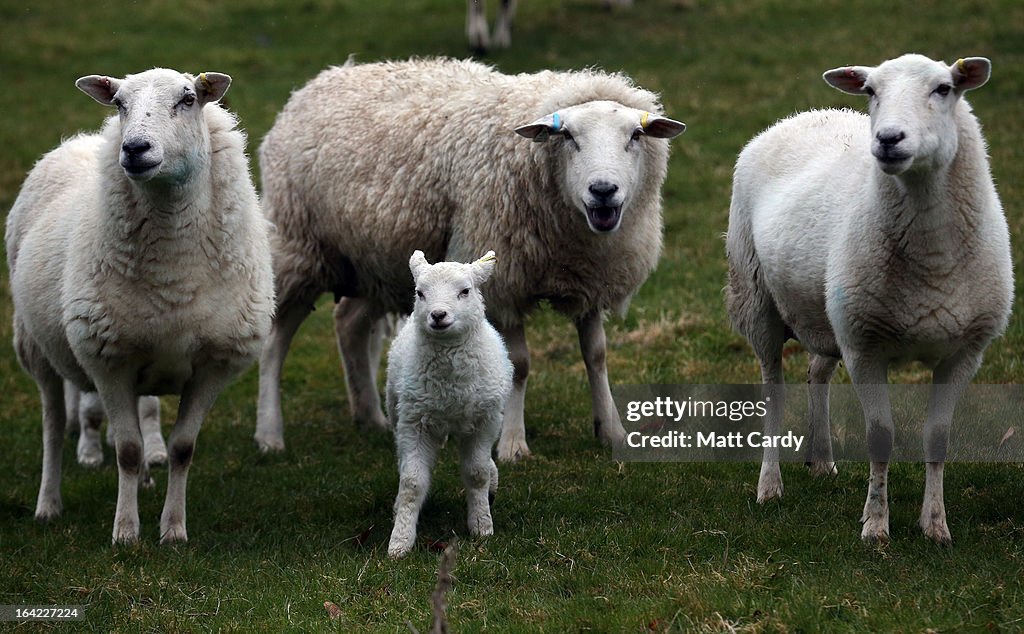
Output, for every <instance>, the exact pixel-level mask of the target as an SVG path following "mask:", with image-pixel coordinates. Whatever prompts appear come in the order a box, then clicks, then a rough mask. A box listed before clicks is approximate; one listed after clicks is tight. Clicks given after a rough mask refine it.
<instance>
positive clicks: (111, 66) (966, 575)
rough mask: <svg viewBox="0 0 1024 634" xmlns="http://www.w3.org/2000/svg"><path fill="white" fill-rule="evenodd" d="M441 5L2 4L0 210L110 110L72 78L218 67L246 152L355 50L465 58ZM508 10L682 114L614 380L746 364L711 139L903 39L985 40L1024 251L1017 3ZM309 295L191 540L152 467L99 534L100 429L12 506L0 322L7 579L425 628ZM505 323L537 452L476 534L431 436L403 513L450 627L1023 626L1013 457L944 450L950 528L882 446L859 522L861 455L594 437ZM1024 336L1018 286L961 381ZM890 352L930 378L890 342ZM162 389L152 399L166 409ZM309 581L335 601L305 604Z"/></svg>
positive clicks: (536, 324)
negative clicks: (829, 459) (746, 458)
mask: <svg viewBox="0 0 1024 634" xmlns="http://www.w3.org/2000/svg"><path fill="white" fill-rule="evenodd" d="M463 12H464V3H463V2H461V1H457V0H407V1H404V2H400V1H398V0H376V1H374V2H369V1H366V2H364V1H362V0H334V1H331V0H303V1H301V2H291V3H288V2H284V1H282V0H239V1H234V2H230V3H228V2H211V1H209V0H175V1H173V2H171V1H167V0H154V1H151V2H141V3H118V2H100V3H84V2H70V1H68V0H52V1H50V2H46V3H19V2H16V1H11V0H6V1H3V2H0V42H2V44H0V69H2V70H0V78H2V83H3V86H4V89H3V90H2V91H0V147H2V148H3V150H2V151H0V209H3V210H5V211H4V212H3V213H5V214H6V210H7V209H9V208H10V206H11V204H12V203H13V201H14V198H15V196H16V195H17V191H18V188H19V186H20V183H21V181H22V179H23V178H24V175H25V173H26V172H27V171H28V170H29V168H30V167H31V166H32V164H33V162H34V161H35V160H36V159H37V158H38V157H39V156H40V155H41V154H42V153H43V152H45V151H47V150H49V149H51V148H52V147H54V146H55V145H57V144H58V143H59V141H60V140H61V139H62V138H66V137H68V136H70V135H72V134H73V133H75V132H76V131H79V130H90V129H95V128H97V127H98V126H99V124H100V122H101V120H102V118H103V117H104V116H105V115H106V114H107V112H106V111H104V110H103V109H102V108H100V107H99V106H98V105H96V104H95V103H94V102H92V101H91V100H90V99H89V98H88V97H86V96H85V95H83V94H81V93H80V92H78V91H77V90H76V89H75V88H74V80H75V79H76V78H77V77H79V76H81V75H86V74H91V73H102V74H109V75H115V76H120V75H123V74H126V73H130V72H136V71H140V70H143V69H146V68H149V67H152V66H168V67H172V68H178V69H180V70H189V71H193V72H198V71H201V70H217V71H222V72H226V73H229V74H231V75H232V76H233V78H234V84H233V86H232V88H231V91H230V93H229V95H228V98H227V101H228V104H229V106H230V108H231V109H233V110H234V111H235V112H237V113H238V114H239V115H240V116H241V119H242V122H243V125H244V127H245V128H246V129H247V130H248V132H249V136H250V140H251V142H250V150H251V151H253V152H254V150H255V147H256V145H257V143H258V141H259V139H261V138H262V137H263V135H264V134H265V133H266V131H267V130H268V129H269V127H270V125H271V124H272V121H273V117H274V115H275V113H276V112H277V111H278V110H279V109H280V108H281V107H282V106H283V105H284V103H285V101H286V99H287V98H288V95H289V93H290V91H291V90H293V89H295V88H297V87H299V86H301V85H302V84H304V83H305V82H306V81H308V80H309V79H310V78H311V77H313V76H314V75H315V74H316V73H317V72H318V71H319V70H321V69H322V68H324V67H325V66H327V65H329V64H338V63H341V62H343V61H344V60H345V59H346V58H347V57H348V55H349V54H350V53H355V54H356V55H357V59H359V60H361V61H371V60H377V59H382V58H404V57H408V56H411V55H421V56H423V55H448V56H463V55H466V54H467V50H466V45H465V40H464V35H463V20H464V14H463ZM516 27H517V30H516V31H515V33H514V36H513V39H514V42H513V47H512V48H511V49H510V50H508V51H504V52H500V53H497V54H494V55H493V56H491V57H490V58H489V61H490V62H492V63H493V64H495V65H496V66H497V67H498V68H500V69H501V70H503V71H505V72H510V73H512V72H523V71H534V70H539V69H543V68H557V69H567V68H580V67H584V66H598V67H601V68H604V69H606V70H614V71H617V70H622V71H625V72H627V73H629V74H630V75H632V76H633V77H634V78H636V79H637V80H638V82H639V83H641V84H642V85H643V86H645V87H648V88H651V89H653V90H656V91H659V92H660V93H661V94H662V96H663V101H664V104H665V106H666V110H667V112H668V114H669V115H670V116H672V117H674V118H677V119H680V120H682V121H685V122H686V123H687V125H688V129H687V132H686V133H685V134H684V135H683V136H681V137H679V138H678V139H676V140H674V141H673V142H672V145H673V154H672V158H671V166H670V170H669V177H668V181H667V182H666V185H665V190H664V195H665V219H666V235H665V251H664V256H663V259H662V262H661V265H660V267H659V268H658V270H657V272H656V273H655V274H654V275H652V276H651V278H650V279H649V280H648V282H647V284H646V285H645V286H644V287H643V288H642V289H641V291H640V293H639V294H638V296H637V297H636V299H635V301H634V303H633V307H632V309H631V311H630V313H629V316H628V317H627V318H626V319H625V320H624V321H613V322H611V323H610V325H609V342H610V353H609V356H610V371H611V376H612V381H613V382H615V383H753V382H757V381H758V370H757V363H756V361H755V359H754V357H753V354H752V353H751V352H750V350H749V348H748V347H747V345H746V343H745V342H744V341H743V340H742V339H741V338H740V337H739V336H738V335H736V334H735V333H733V332H732V331H731V330H730V328H729V326H728V322H727V319H726V316H725V311H724V307H723V303H722V295H721V289H722V287H723V285H724V283H725V269H726V264H725V256H724V248H723V243H722V240H721V234H722V233H723V232H724V231H725V229H726V224H727V217H728V206H729V191H730V185H731V173H732V166H733V162H734V159H735V157H736V154H737V153H738V152H739V150H740V149H741V148H742V146H743V144H744V143H745V142H746V141H747V140H748V139H749V138H750V137H751V136H753V135H754V134H755V133H757V132H758V131H760V130H761V129H763V128H764V127H766V126H767V125H769V124H771V123H772V122H774V121H775V120H777V119H778V118H780V117H783V116H785V115H787V114H789V113H790V112H792V111H795V110H800V109H806V108H810V107H823V106H841V105H849V106H851V107H855V108H863V107H864V106H863V104H862V103H861V102H859V101H858V100H857V99H855V98H853V97H847V96H845V95H843V94H841V93H839V92H837V91H835V90H832V89H830V88H829V87H828V86H826V85H825V83H824V82H823V81H822V80H821V79H820V75H821V73H822V72H823V71H824V70H826V69H829V68H833V67H836V66H840V65H843V64H848V63H857V64H875V63H878V62H880V61H882V60H884V59H887V58H889V57H893V56H896V55H899V54H901V53H904V52H909V51H916V52H920V53H924V54H927V55H929V56H931V57H934V58H939V59H946V60H948V61H952V60H953V59H955V58H957V57H960V56H967V55H984V56H987V57H990V58H991V59H992V60H993V65H994V70H993V77H992V80H991V81H990V83H989V84H988V85H987V86H985V87H984V88H982V89H980V90H978V91H976V92H974V93H971V102H972V105H973V106H974V108H975V111H976V112H977V114H978V115H979V117H980V119H981V120H982V122H983V124H984V126H985V131H986V134H987V137H988V140H989V144H990V153H991V157H992V165H993V169H994V172H995V176H996V180H997V184H998V187H999V190H1000V193H1001V196H1002V199H1003V204H1004V206H1005V208H1006V211H1007V215H1008V217H1009V222H1010V226H1011V230H1012V232H1013V240H1014V244H1015V250H1014V254H1015V260H1016V261H1017V262H1020V261H1022V260H1021V256H1022V254H1024V251H1022V245H1024V210H1022V204H1024V185H1022V179H1021V174H1022V170H1024V117H1022V114H1024V112H1022V109H1021V104H1022V103H1024V4H1021V3H1020V2H1017V1H1015V0H1003V1H999V2H995V1H993V2H985V1H981V0H977V1H972V0H967V1H964V2H959V3H943V2H918V3H891V2H882V1H881V0H872V1H870V2H836V1H832V0H828V1H824V2H821V1H811V0H787V1H785V2H783V1H781V0H734V1H727V2H716V1H713V0H637V2H636V6H635V7H634V8H632V9H630V10H624V11H613V12H609V11H607V10H605V9H604V8H603V7H602V5H601V3H600V2H599V1H598V0H564V1H563V0H554V1H548V2H535V1H533V0H523V2H522V3H521V7H520V11H519V15H518V19H517V23H516ZM368 124H371V125H372V124H373V122H368ZM254 168H255V166H254ZM1020 293H1021V288H1020V286H1019V284H1018V296H1019V295H1020ZM327 300H328V298H326V297H325V298H324V300H323V301H322V302H321V304H320V310H318V311H317V312H316V313H314V315H313V316H312V317H311V318H310V320H309V321H307V322H306V324H305V325H304V326H303V328H302V330H301V331H300V332H299V335H298V336H297V337H296V341H295V343H294V345H293V347H292V352H291V355H290V357H289V360H288V364H287V366H286V368H285V379H284V386H283V389H284V411H285V416H286V420H287V427H286V441H287V442H288V450H287V451H286V452H285V453H284V454H282V455H277V456H261V455H259V453H258V452H257V451H256V448H255V445H254V443H253V442H252V433H253V426H254V420H255V411H256V406H255V403H256V380H255V379H256V372H255V368H253V369H252V370H250V371H249V372H247V373H246V374H245V375H244V376H243V377H242V378H241V379H240V380H239V381H238V382H236V384H234V385H233V386H232V387H231V388H230V389H229V390H227V391H226V392H225V393H224V394H223V395H222V397H221V399H220V400H219V402H218V404H217V406H216V407H215V409H214V411H213V413H212V414H211V416H210V418H209V419H208V420H207V423H206V425H205V427H204V430H203V432H202V434H201V435H200V440H199V445H198V448H197V452H196V458H195V462H194V465H193V467H192V471H191V479H190V486H189V490H190V496H189V498H190V499H189V529H190V530H189V534H190V537H191V541H190V542H189V543H188V544H187V545H179V546H170V547H161V546H159V545H158V544H157V538H158V535H157V527H158V520H159V514H160V509H161V507H162V504H163V495H164V489H165V487H166V472H165V471H160V472H158V473H157V485H156V487H155V489H153V490H149V491H143V492H142V493H141V494H140V514H141V519H142V523H143V539H142V542H141V544H139V545H138V546H136V547H119V548H112V547H111V546H110V533H111V521H112V518H113V513H114V503H115V499H116V480H117V472H116V468H115V467H114V466H113V464H112V459H111V458H112V456H111V452H110V450H109V449H108V453H107V462H106V464H105V465H104V466H103V467H102V468H100V469H98V470H86V469H83V468H82V467H79V466H78V465H77V464H75V460H74V446H73V442H68V443H67V445H66V449H65V455H64V486H63V495H64V506H65V512H64V516H63V517H62V518H61V519H60V520H58V521H56V522H53V523H51V524H48V525H39V524H37V523H36V522H35V521H34V520H33V517H32V513H33V508H34V504H35V496H36V492H37V488H38V485H39V472H40V456H41V442H40V430H39V429H40V428H39V403H38V396H37V394H36V390H35V386H34V384H33V382H32V381H31V380H30V379H29V377H28V376H27V375H26V374H25V373H24V372H22V371H21V369H20V367H19V366H18V364H17V361H16V359H15V357H14V353H13V350H12V349H11V347H10V345H9V344H8V343H3V344H2V345H0V395H2V396H0V398H2V401H0V403H2V406H0V446H2V447H3V451H2V454H0V455H2V456H3V468H2V469H0V604H17V605H25V604H50V603H57V604H78V605H84V606H86V620H85V621H83V622H79V623H78V624H77V627H81V628H83V629H91V630H99V631H142V630H145V631H193V630H207V629H217V630H228V631H248V630H264V631H282V630H327V631H332V630H333V631H343V632H351V631H384V632H405V631H409V629H408V626H407V623H411V624H413V625H414V626H415V627H417V628H419V629H420V630H421V631H425V630H426V628H427V627H428V625H429V622H430V605H429V596H430V592H431V590H432V588H433V586H434V583H435V579H436V573H437V564H438V555H437V553H436V552H432V550H431V549H429V548H427V547H426V546H422V547H420V548H418V549H417V550H416V551H415V552H414V553H413V554H412V555H410V556H409V557H408V558H407V559H405V560H402V561H398V562H394V561H391V560H389V559H388V558H387V556H386V545H387V538H388V535H389V533H390V529H391V505H392V502H393V499H394V494H395V491H396V490H397V475H396V468H395V460H394V451H393V447H392V441H391V439H390V438H389V437H386V436H383V435H372V434H370V435H367V434H363V433H361V432H359V431H358V430H356V429H355V428H354V427H353V425H352V422H351V419H350V417H349V414H348V404H347V402H346V396H345V394H344V389H343V384H342V374H341V370H340V369H339V363H338V356H337V352H336V349H335V346H334V343H333V335H332V323H331V315H330V303H329V302H328V301H327ZM10 324H11V301H10V291H9V286H8V283H7V273H6V268H5V267H4V270H3V271H2V272H0V341H3V342H9V341H10V339H11V332H10ZM529 336H530V344H531V348H532V352H533V371H532V376H531V379H530V390H529V395H528V400H527V427H528V432H529V442H530V446H531V449H532V450H533V451H534V454H535V455H534V457H532V458H531V459H529V460H527V461H524V462H522V463H518V464H514V465H508V466H505V467H503V469H502V476H501V478H502V479H501V483H502V488H501V490H500V491H499V494H498V498H497V501H496V503H495V507H494V513H495V528H496V532H495V535H494V537H492V538H490V539H487V540H479V541H475V540H472V539H469V538H467V536H466V530H465V526H464V520H465V510H464V503H463V498H462V494H461V491H460V485H459V479H458V475H457V467H456V464H455V459H454V452H448V453H447V454H446V455H445V457H444V460H443V461H442V462H441V464H440V465H439V467H438V469H437V472H436V476H435V484H434V488H433V491H432V492H431V495H430V497H429V499H428V501H427V504H426V506H425V507H424V510H423V513H422V515H421V517H420V535H421V537H424V538H429V539H435V540H443V541H449V540H451V539H452V538H453V537H454V536H455V535H458V536H459V537H460V538H461V539H460V542H461V544H460V546H461V550H460V554H459V558H458V562H457V566H456V569H455V572H454V585H453V589H452V590H451V592H450V593H449V595H448V602H449V605H450V608H449V617H450V621H451V626H452V628H453V630H454V631H477V630H493V631H540V630H543V631H564V632H570V631H571V632H577V631H608V632H619V631H626V632H639V631H658V632H660V631H715V632H717V631H749V632H761V631H819V630H824V631H885V630H897V631H907V632H911V631H924V630H932V631H958V630H995V631H1014V630H1021V629H1024V575H1022V567H1024V506H1022V504H1021V499H1022V498H1024V469H1022V468H1021V465H1019V464H990V465H967V464H953V465H950V466H949V467H948V468H947V470H946V505H947V509H948V512H949V522H950V529H951V531H952V533H953V537H954V545H953V546H952V547H951V548H939V547H937V546H935V545H933V544H932V543H930V542H927V541H926V540H925V539H924V538H923V537H922V536H921V535H920V531H919V530H918V528H917V525H916V522H917V514H918V512H919V509H920V498H921V493H922V491H923V486H924V485H923V477H924V469H923V467H922V466H920V465H914V464H900V465H896V466H895V467H894V468H893V470H892V474H891V485H890V486H891V505H892V525H891V530H892V537H893V540H892V542H891V543H890V544H889V545H887V546H884V547H870V546H865V545H863V544H862V543H861V542H860V540H859V539H858V537H859V530H860V526H859V524H858V522H857V518H858V517H859V514H860V510H861V507H862V505H863V500H864V489H865V485H866V479H867V467H866V465H863V464H852V463H844V464H841V465H840V474H839V475H838V476H837V477H835V478H829V479H812V478H811V477H810V476H809V475H807V473H806V472H805V471H804V469H803V467H801V466H799V465H786V466H784V468H783V474H784V477H785V478H786V487H787V488H786V497H784V498H783V499H782V500H781V501H777V502H773V503H770V504H767V505H764V506H759V505H757V504H756V503H755V501H754V497H755V485H756V481H757V472H758V467H757V465H756V464H753V463H748V464H634V463H630V464H624V465H620V464H616V463H615V462H613V461H612V460H611V459H610V455H609V452H608V451H607V450H605V449H603V448H601V447H600V446H598V444H597V442H596V441H595V440H594V439H593V438H592V437H591V424H590V412H589V408H590V405H589V398H588V388H587V382H586V376H585V372H584V370H583V365H582V362H581V361H580V360H579V353H578V350H577V346H576V335H575V332H574V331H573V330H572V328H571V326H570V325H569V324H568V323H566V322H565V321H564V320H563V319H561V318H559V317H558V316H557V315H555V314H553V313H551V312H550V311H540V312H539V313H537V314H536V315H535V317H534V318H533V320H532V321H531V322H530V325H529ZM792 352H793V354H791V355H788V357H787V368H786V369H787V376H788V378H789V380H790V381H793V382H800V381H802V380H803V376H804V370H805V363H806V355H804V354H803V353H802V352H799V351H798V350H797V349H795V348H794V350H793V351H792ZM1022 352H1024V318H1022V316H1021V315H1020V314H1019V312H1018V314H1016V315H1015V316H1014V318H1013V319H1012V321H1011V324H1010V327H1009V329H1008V332H1007V333H1006V335H1005V336H1004V337H1003V338H1002V339H1000V340H999V341H997V342H996V343H995V344H993V345H992V347H991V348H990V349H989V352H988V355H987V358H986V362H985V364H984V366H983V367H982V369H981V371H980V372H979V374H978V376H977V378H976V382H979V383H1020V382H1022V381H1024V367H1022V362H1021V359H1022ZM893 378H894V379H895V380H899V381H904V382H922V381H927V380H928V374H927V372H925V371H924V370H923V369H922V368H920V367H916V366H911V367H909V368H905V369H902V370H900V371H899V372H898V373H895V374H894V377H893ZM838 380H846V379H845V375H843V374H842V373H840V376H839V378H838ZM173 406H174V402H173V400H172V399H165V415H166V418H167V420H170V417H171V416H172V415H173ZM922 417H923V412H922ZM1017 423H1019V421H1008V424H1017ZM324 601H332V602H334V603H336V604H337V605H338V606H339V608H340V610H341V616H340V618H338V619H337V620H330V619H329V618H328V615H327V612H326V611H325V609H324ZM7 625H11V624H7ZM21 627H22V629H34V628H35V627H39V625H38V624H34V625H32V626H31V627H29V626H26V625H22V626H21ZM42 627H45V626H42Z"/></svg>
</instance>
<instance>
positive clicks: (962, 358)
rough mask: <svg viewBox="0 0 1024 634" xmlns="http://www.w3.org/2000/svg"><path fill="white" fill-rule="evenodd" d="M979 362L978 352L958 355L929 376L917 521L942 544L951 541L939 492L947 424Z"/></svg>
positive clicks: (941, 495)
mask: <svg viewBox="0 0 1024 634" xmlns="http://www.w3.org/2000/svg"><path fill="white" fill-rule="evenodd" d="M980 365H981V354H979V353H973V352H972V353H965V354H960V355H957V356H955V357H953V358H951V359H947V360H945V361H943V362H942V363H940V364H939V365H938V366H937V367H936V368H935V372H934V375H933V377H932V382H933V383H932V390H931V397H930V399H929V401H928V420H927V422H926V423H925V428H924V452H925V460H926V461H927V466H926V467H925V483H924V502H923V504H922V505H921V518H920V521H919V524H920V526H921V530H922V531H924V534H925V536H926V537H927V538H929V539H931V540H932V541H934V542H936V543H938V544H942V545H948V544H951V543H952V542H953V537H952V536H951V535H950V533H949V527H948V526H947V525H946V504H945V500H944V499H943V493H942V473H943V468H944V466H945V459H946V447H947V445H948V444H949V426H950V424H951V423H952V421H953V410H954V409H955V408H956V404H957V403H958V402H959V401H960V397H961V396H963V393H964V390H965V389H966V388H967V384H968V383H970V380H971V377H973V376H974V373H975V372H977V370H978V366H980Z"/></svg>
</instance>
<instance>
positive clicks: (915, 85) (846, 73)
mask: <svg viewBox="0 0 1024 634" xmlns="http://www.w3.org/2000/svg"><path fill="white" fill-rule="evenodd" d="M991 68H992V65H991V62H989V60H987V59H985V58H984V57H969V58H965V59H960V60H957V61H956V63H955V64H953V65H952V66H949V65H947V64H945V63H944V62H936V61H933V60H931V59H928V58H927V57H924V56H923V55H903V56H902V57H898V58H896V59H892V60H889V61H887V62H884V63H883V64H881V65H879V66H877V67H873V68H872V67H867V66H847V67H844V68H836V69H833V70H830V71H828V72H826V73H825V74H824V76H823V77H824V79H825V81H826V82H828V83H829V84H830V85H832V86H834V87H836V88H838V89H839V90H842V91H843V92H846V93H850V94H854V95H866V96H867V97H868V99H869V100H870V102H869V110H870V113H871V154H872V155H874V157H875V159H876V160H877V161H878V165H879V167H880V168H881V169H882V171H884V172H885V173H886V174H892V175H896V174H902V173H904V172H906V171H908V170H934V169H936V168H938V167H941V166H945V165H947V164H949V162H950V161H952V160H953V157H954V156H956V152H957V128H956V119H955V116H954V113H955V110H956V107H957V102H958V101H959V100H960V96H961V95H962V94H963V93H964V92H966V91H968V90H972V89H974V88H978V87H979V86H982V85H984V84H985V82H987V81H988V78H989V74H990V73H991Z"/></svg>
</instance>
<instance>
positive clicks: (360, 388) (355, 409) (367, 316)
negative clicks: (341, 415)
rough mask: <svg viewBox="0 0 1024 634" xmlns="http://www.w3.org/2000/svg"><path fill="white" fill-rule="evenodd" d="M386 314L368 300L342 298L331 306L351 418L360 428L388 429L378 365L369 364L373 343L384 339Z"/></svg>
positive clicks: (389, 427)
mask: <svg viewBox="0 0 1024 634" xmlns="http://www.w3.org/2000/svg"><path fill="white" fill-rule="evenodd" d="M384 316H385V312H384V311H383V310H382V309H380V307H379V306H378V305H377V304H376V303H374V302H372V301H370V300H368V299H363V298H356V297H343V298H342V299H341V301H339V302H338V304H337V305H336V306H335V307H334V334H335V336H336V337H337V340H338V352H339V353H340V354H341V361H342V363H344V365H345V385H346V386H347V387H348V398H349V407H350V408H351V410H352V419H353V420H354V421H355V423H356V425H358V426H360V427H369V428H371V429H380V430H390V429H391V425H390V424H389V423H388V419H387V417H385V416H384V413H383V412H382V411H381V407H380V394H378V392H377V381H376V377H377V366H375V365H374V364H373V362H372V358H371V357H372V356H373V340H374V338H377V337H382V336H383V328H385V327H386V324H385V321H384V319H383V317H384Z"/></svg>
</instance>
